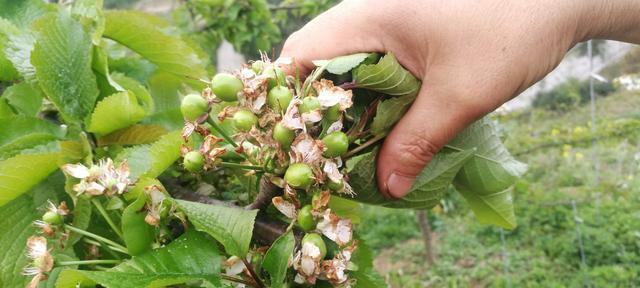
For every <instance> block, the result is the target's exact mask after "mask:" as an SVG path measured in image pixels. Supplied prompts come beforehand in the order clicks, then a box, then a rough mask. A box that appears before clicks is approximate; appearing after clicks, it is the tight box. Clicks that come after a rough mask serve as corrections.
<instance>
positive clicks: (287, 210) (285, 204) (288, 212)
mask: <svg viewBox="0 0 640 288" xmlns="http://www.w3.org/2000/svg"><path fill="white" fill-rule="evenodd" d="M271 202H272V203H273V206H275V207H276V209H278V211H280V213H282V214H283V215H284V216H287V218H290V219H294V218H296V215H297V212H296V205H294V204H293V203H291V202H289V201H287V200H284V199H283V198H282V197H280V196H278V197H273V198H272V199H271Z"/></svg>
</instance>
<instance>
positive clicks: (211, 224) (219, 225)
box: [175, 200, 258, 257]
mask: <svg viewBox="0 0 640 288" xmlns="http://www.w3.org/2000/svg"><path fill="white" fill-rule="evenodd" d="M175 201H176V203H177V204H178V206H179V207H180V209H181V210H182V211H183V212H184V213H185V214H187V217H188V218H189V221H190V222H191V223H193V225H194V226H195V227H196V229H198V230H199V231H203V232H206V233H208V234H209V235H211V236H212V237H213V238H215V239H216V240H218V242H220V243H222V245H223V246H224V248H225V250H226V251H227V253H229V254H231V255H235V256H238V257H244V256H245V255H247V252H248V251H249V244H250V243H251V237H252V235H253V223H254V221H255V218H256V215H257V214H258V210H244V209H239V208H230V207H224V206H216V205H208V204H202V203H196V202H189V201H183V200H175Z"/></svg>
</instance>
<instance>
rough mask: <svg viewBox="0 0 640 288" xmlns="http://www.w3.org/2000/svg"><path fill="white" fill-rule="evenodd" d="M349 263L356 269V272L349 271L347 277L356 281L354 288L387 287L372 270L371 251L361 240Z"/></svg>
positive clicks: (382, 279)
mask: <svg viewBox="0 0 640 288" xmlns="http://www.w3.org/2000/svg"><path fill="white" fill-rule="evenodd" d="M351 262H353V263H354V264H355V265H356V266H357V267H358V270H356V271H349V277H350V278H351V279H355V280H356V284H355V286H354V287H362V288H369V287H380V288H382V287H387V286H388V285H387V284H386V283H385V281H384V278H382V276H380V274H378V272H377V271H376V270H375V269H374V268H373V251H371V248H369V246H367V245H366V243H364V242H362V240H361V239H358V249H356V251H355V252H353V256H352V257H351Z"/></svg>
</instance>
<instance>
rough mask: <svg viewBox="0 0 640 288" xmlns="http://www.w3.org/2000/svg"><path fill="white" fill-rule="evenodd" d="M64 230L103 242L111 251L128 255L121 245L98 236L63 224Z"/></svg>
mask: <svg viewBox="0 0 640 288" xmlns="http://www.w3.org/2000/svg"><path fill="white" fill-rule="evenodd" d="M64 228H66V229H69V230H71V231H73V232H76V233H78V234H80V235H83V236H87V237H91V238H93V239H95V240H98V241H100V242H104V243H105V244H108V245H110V246H111V249H113V250H115V251H118V252H122V253H124V254H129V251H128V250H127V248H126V247H124V246H122V245H120V244H118V243H116V242H113V241H111V240H109V239H107V238H104V237H102V236H100V235H96V234H93V233H91V232H88V231H85V230H82V229H79V228H76V227H73V226H71V225H69V224H65V225H64Z"/></svg>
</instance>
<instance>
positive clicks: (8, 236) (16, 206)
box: [0, 174, 64, 287]
mask: <svg viewBox="0 0 640 288" xmlns="http://www.w3.org/2000/svg"><path fill="white" fill-rule="evenodd" d="M63 179H64V178H63V177H62V175H61V174H54V175H52V176H51V177H49V178H47V179H46V181H43V182H41V183H40V184H39V185H38V186H36V187H34V188H33V189H32V190H31V191H29V192H28V193H25V194H22V195H21V196H20V197H18V198H16V199H14V200H13V201H11V202H9V203H8V204H6V205H4V206H2V208H0V226H1V227H2V229H0V287H25V286H26V284H27V283H28V282H29V281H30V280H31V279H29V278H28V277H27V276H24V275H22V274H21V273H22V269H23V268H24V267H25V266H27V264H28V258H27V257H26V244H27V238H29V236H32V235H35V234H36V227H35V226H34V225H33V221H35V220H38V219H40V217H42V213H43V212H42V211H43V210H41V209H43V208H45V205H46V200H49V199H50V200H51V201H54V202H56V203H57V202H58V199H59V198H58V197H59V194H58V193H57V192H59V191H63V190H62V186H63V185H64V184H63V182H62V180H63Z"/></svg>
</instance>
